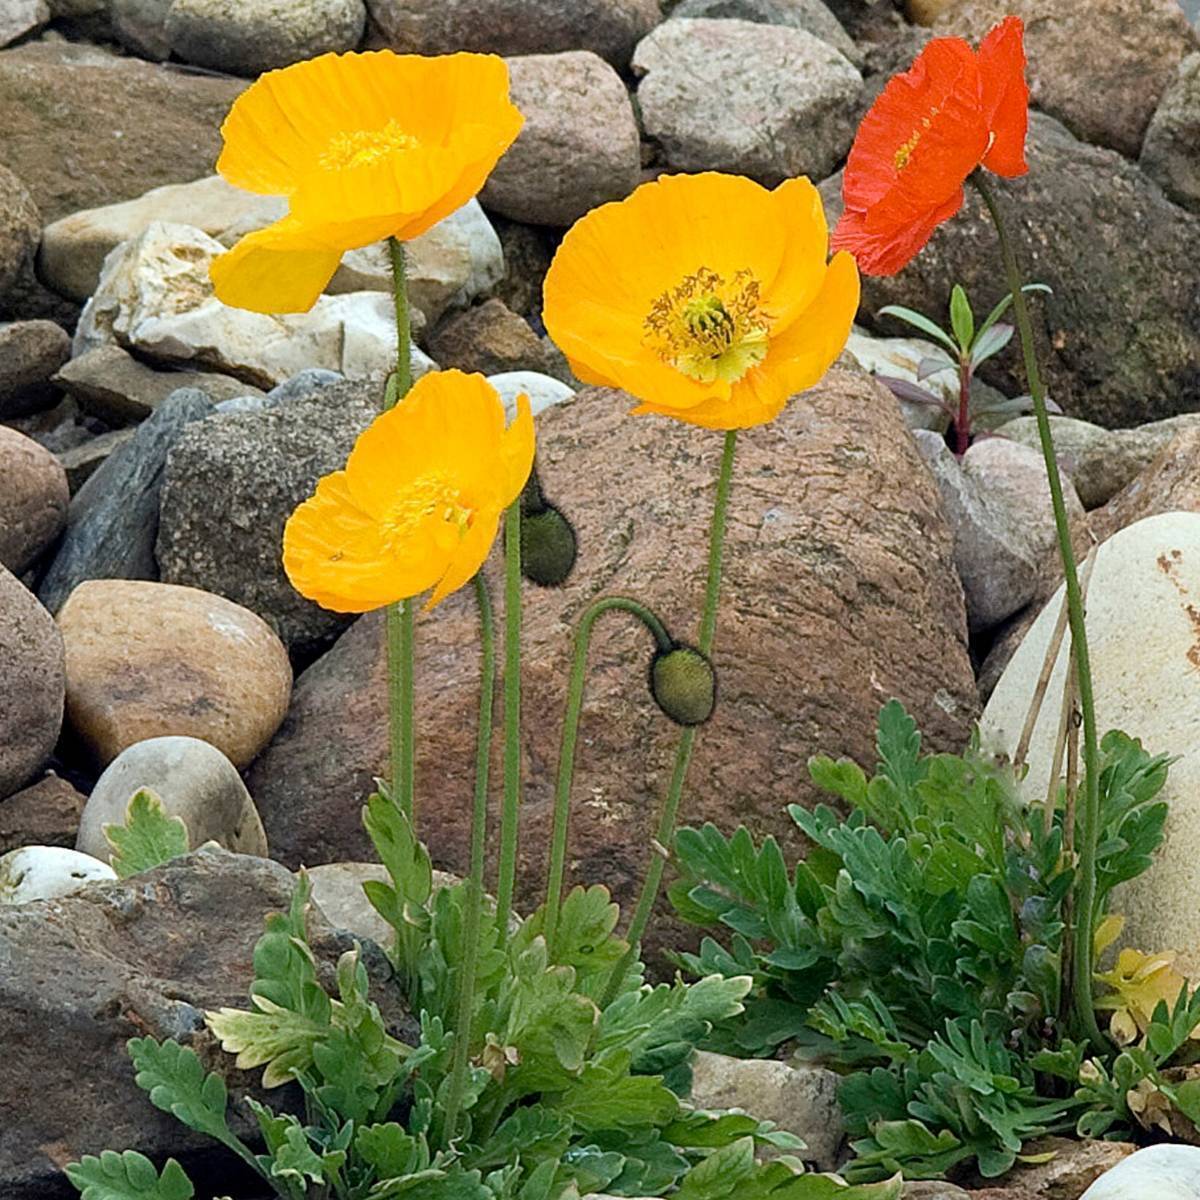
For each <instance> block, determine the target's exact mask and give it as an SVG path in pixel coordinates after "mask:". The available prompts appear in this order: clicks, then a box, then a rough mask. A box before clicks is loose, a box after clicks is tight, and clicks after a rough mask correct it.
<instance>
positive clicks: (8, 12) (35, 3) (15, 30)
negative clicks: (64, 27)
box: [0, 0, 50, 46]
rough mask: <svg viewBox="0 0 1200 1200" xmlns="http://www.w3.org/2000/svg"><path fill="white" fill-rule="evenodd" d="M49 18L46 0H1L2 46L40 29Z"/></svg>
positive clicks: (0, 24) (0, 26)
mask: <svg viewBox="0 0 1200 1200" xmlns="http://www.w3.org/2000/svg"><path fill="white" fill-rule="evenodd" d="M49 20H50V6H49V5H48V4H47V3H46V0H0V46H7V45H8V44H9V42H15V41H16V40H17V38H19V37H24V36H25V34H27V33H32V32H33V31H34V30H35V29H40V28H41V27H42V26H43V25H45V24H46V22H47V21H49Z"/></svg>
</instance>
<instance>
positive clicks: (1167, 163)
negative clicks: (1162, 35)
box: [1140, 54, 1200, 212]
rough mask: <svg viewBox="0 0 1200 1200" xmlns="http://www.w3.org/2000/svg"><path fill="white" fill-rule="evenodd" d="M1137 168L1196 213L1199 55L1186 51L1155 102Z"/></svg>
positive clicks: (1199, 201) (1199, 199) (1199, 205)
mask: <svg viewBox="0 0 1200 1200" xmlns="http://www.w3.org/2000/svg"><path fill="white" fill-rule="evenodd" d="M1140 163H1141V168H1142V170H1143V171H1145V172H1146V174H1147V175H1149V176H1150V178H1151V179H1153V180H1154V181H1155V182H1156V183H1158V184H1159V185H1160V186H1161V187H1162V189H1163V191H1164V192H1166V193H1167V195H1168V196H1170V197H1171V199H1172V200H1174V201H1175V203H1176V204H1181V205H1183V207H1184V208H1190V209H1191V210H1192V212H1200V54H1189V55H1188V57H1187V58H1185V59H1184V60H1183V62H1181V63H1180V64H1179V74H1178V75H1176V76H1175V81H1174V83H1172V84H1171V86H1170V87H1168V88H1167V90H1166V92H1165V93H1164V94H1163V98H1162V100H1161V101H1159V105H1158V108H1157V109H1156V110H1155V113H1154V116H1153V117H1151V118H1150V125H1149V127H1148V128H1147V130H1146V140H1145V141H1144V142H1143V143H1142V157H1141V159H1140Z"/></svg>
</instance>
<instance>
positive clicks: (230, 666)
mask: <svg viewBox="0 0 1200 1200" xmlns="http://www.w3.org/2000/svg"><path fill="white" fill-rule="evenodd" d="M58 624H59V628H60V629H61V630H62V634H63V641H64V643H65V646H66V655H67V719H68V721H69V723H70V725H71V726H72V728H73V729H74V731H75V733H76V734H77V735H78V736H79V737H80V738H81V739H82V740H83V741H84V742H85V743H86V745H87V747H88V749H89V751H90V752H91V754H92V756H93V757H94V758H95V759H96V761H97V762H98V763H99V764H100V765H101V766H104V765H106V764H108V763H109V762H111V761H112V760H113V759H114V758H115V757H116V756H117V755H118V754H120V752H121V751H122V750H124V749H125V748H126V747H128V746H132V745H133V744H134V743H135V742H141V741H144V740H145V739H147V738H154V737H168V736H184V737H195V738H200V739H202V740H203V741H206V742H208V743H210V744H211V745H213V746H215V747H216V748H217V749H218V750H220V751H222V753H224V754H225V755H226V756H227V757H228V758H229V759H230V760H231V761H232V762H233V763H234V765H235V766H238V767H245V766H246V765H247V764H248V763H249V762H250V761H251V759H253V758H254V756H255V755H256V754H257V753H258V751H259V750H260V749H262V747H263V746H264V745H265V744H266V742H267V740H268V739H269V738H270V737H271V735H272V734H273V733H274V732H275V730H276V729H277V728H278V727H279V723H280V721H282V720H283V716H284V713H285V712H287V705H288V698H289V696H290V694H291V685H292V671H291V665H290V664H289V662H288V656H287V651H286V650H285V649H284V648H283V643H282V642H280V640H279V638H278V637H276V636H275V634H274V633H273V632H272V630H271V628H270V627H269V626H268V625H267V624H266V622H265V621H263V620H262V619H261V618H260V617H258V616H256V615H255V614H254V613H252V612H250V611H249V610H248V609H245V608H242V607H241V605H238V604H234V603H233V602H232V601H230V600H226V599H224V598H223V597H221V596H214V595H212V594H211V593H209V592H203V591H200V590H199V589H198V588H189V587H178V586H176V585H174V584H168V583H150V582H146V581H144V580H131V579H96V580H89V581H88V582H86V583H81V584H80V585H79V586H78V587H77V588H76V589H75V590H74V591H73V592H72V593H71V595H70V598H69V599H68V600H67V602H66V604H64V605H63V607H62V610H61V611H60V612H59V614H58Z"/></svg>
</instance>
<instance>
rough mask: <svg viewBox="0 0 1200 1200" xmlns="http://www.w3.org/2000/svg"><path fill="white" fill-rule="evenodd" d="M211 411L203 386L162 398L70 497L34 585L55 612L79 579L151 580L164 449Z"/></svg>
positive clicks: (154, 569)
mask: <svg viewBox="0 0 1200 1200" xmlns="http://www.w3.org/2000/svg"><path fill="white" fill-rule="evenodd" d="M211 413H212V402H211V401H210V400H209V399H208V397H207V396H205V395H204V394H203V393H202V392H196V391H188V390H183V391H179V392H176V393H175V394H174V395H173V396H170V397H168V399H166V400H165V401H164V402H163V403H162V404H161V405H160V406H159V408H158V410H157V411H156V412H155V413H154V415H153V416H152V417H150V418H149V419H148V420H147V421H145V422H144V423H143V424H142V425H141V426H139V427H138V430H137V432H136V433H135V434H134V435H133V437H132V438H130V440H129V441H128V442H126V443H125V444H124V445H123V446H120V447H118V448H117V449H116V450H114V451H113V452H112V453H111V454H110V455H109V457H108V458H107V459H106V460H105V462H104V463H103V464H102V465H101V466H100V467H98V468H97V469H96V471H95V472H94V473H93V474H92V476H91V478H90V479H88V480H87V482H86V483H85V484H84V485H83V486H82V487H81V488H80V489H79V491H78V492H77V493H76V494H75V496H74V498H73V499H72V500H71V506H70V508H69V509H68V511H67V532H66V534H65V536H64V537H63V540H62V545H61V546H60V547H59V549H58V553H57V554H56V555H55V558H54V562H53V563H52V564H51V566H50V569H49V571H47V572H46V576H45V578H44V579H43V580H42V582H41V586H40V587H39V589H38V595H39V597H40V598H41V600H42V603H43V604H45V605H46V607H47V608H48V609H50V611H51V612H57V611H58V609H59V608H60V607H61V605H62V603H63V601H64V600H66V598H67V597H68V596H69V595H70V594H71V593H72V592H73V591H74V590H75V588H76V587H77V586H78V585H79V584H80V583H82V582H83V581H84V580H85V579H154V578H155V577H156V576H157V574H158V567H157V564H156V563H155V561H154V539H155V535H156V533H157V531H158V508H159V495H160V493H161V492H162V477H163V467H164V465H165V464H166V461H167V454H168V452H169V451H170V449H171V446H172V445H173V444H174V442H175V441H176V439H177V438H178V437H179V436H180V434H181V433H182V431H183V429H184V428H185V427H186V426H187V425H189V424H191V423H192V422H193V421H202V420H203V419H204V418H205V417H207V416H209V415H210V414H211Z"/></svg>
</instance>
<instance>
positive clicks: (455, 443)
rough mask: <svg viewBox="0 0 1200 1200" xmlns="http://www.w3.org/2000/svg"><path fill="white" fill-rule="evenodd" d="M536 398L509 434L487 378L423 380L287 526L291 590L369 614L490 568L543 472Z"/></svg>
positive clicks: (439, 593) (437, 599)
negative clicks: (509, 514)
mask: <svg viewBox="0 0 1200 1200" xmlns="http://www.w3.org/2000/svg"><path fill="white" fill-rule="evenodd" d="M533 449H534V435H533V417H532V415H531V414H530V409H529V399H528V397H526V396H519V397H518V398H517V415H516V418H515V419H514V421H513V422H512V424H511V425H509V426H508V427H507V428H505V418H504V402H503V401H502V400H501V399H500V396H499V394H498V393H497V392H496V389H495V388H493V387H492V386H491V384H489V383H488V381H487V380H486V379H484V377H483V376H482V375H464V374H463V373H462V372H461V371H435V372H432V373H431V374H428V375H423V376H422V377H421V378H420V379H419V380H417V382H416V383H415V384H414V385H413V388H412V391H410V392H409V393H408V395H407V396H405V397H404V398H403V399H402V400H401V401H400V402H399V403H398V404H396V406H395V407H394V408H391V409H389V410H388V411H387V412H385V413H384V414H383V415H382V416H379V417H376V419H375V420H374V421H372V422H371V424H370V425H369V426H368V427H367V428H366V429H365V430H364V431H363V433H362V434H361V435H360V437H359V439H358V441H357V442H356V443H355V445H354V449H353V450H352V451H351V453H350V458H349V461H348V462H347V463H346V469H345V470H344V471H334V472H333V474H331V475H326V476H325V477H324V478H323V479H322V480H321V481H320V482H319V483H318V484H317V490H316V492H315V493H314V494H313V495H312V496H311V497H310V498H309V499H308V500H306V501H305V502H304V503H303V504H301V505H300V506H299V508H297V509H296V511H295V512H294V513H292V515H291V517H290V518H289V519H288V523H287V526H286V527H285V528H284V531H283V566H284V570H285V571H286V572H287V575H288V578H289V579H290V580H291V581H292V586H293V587H294V588H295V589H296V590H297V591H298V592H299V593H300V594H301V595H302V596H307V597H308V598H309V599H310V600H315V601H316V602H317V603H318V604H320V605H321V606H322V607H323V608H329V609H332V610H333V611H334V612H369V611H370V610H371V609H375V608H383V607H384V606H385V605H388V604H392V603H394V602H395V601H397V600H406V599H408V598H409V597H410V596H416V595H419V594H420V593H421V592H424V591H425V590H427V589H428V588H433V589H434V592H433V595H432V596H431V597H430V599H429V602H428V604H427V605H426V607H427V608H432V607H433V606H434V605H436V604H440V603H441V601H442V600H444V599H445V598H446V597H447V596H448V595H449V594H450V593H451V592H453V591H455V590H456V589H457V588H460V587H462V585H463V584H464V583H466V582H467V581H468V580H469V579H471V578H472V577H473V576H474V575H475V573H476V572H477V571H478V570H479V568H480V567H482V566H483V563H484V560H485V559H486V558H487V556H488V553H489V552H490V550H491V548H492V543H493V542H494V541H495V540H496V530H497V528H498V525H499V521H500V516H501V514H502V513H503V512H504V510H505V509H506V508H507V507H508V506H509V505H510V504H511V503H512V502H513V501H514V500H515V499H516V498H517V497H518V496H519V495H520V494H521V490H522V489H523V488H524V486H525V481H526V480H527V479H528V478H529V472H530V470H531V469H532V468H533Z"/></svg>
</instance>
